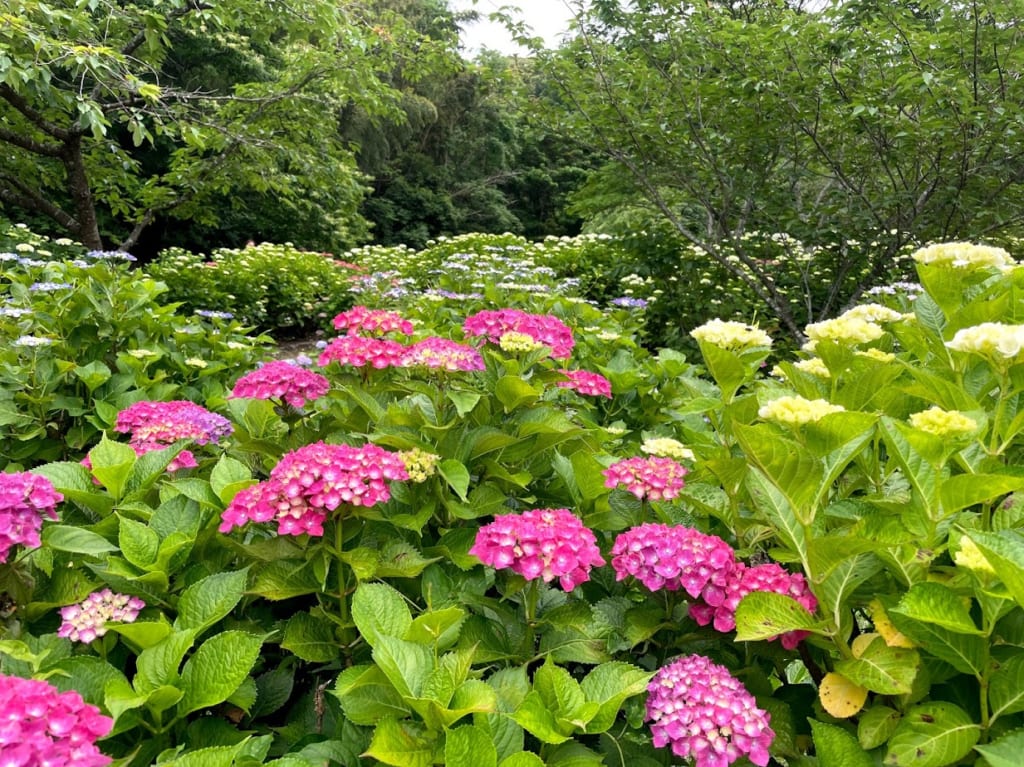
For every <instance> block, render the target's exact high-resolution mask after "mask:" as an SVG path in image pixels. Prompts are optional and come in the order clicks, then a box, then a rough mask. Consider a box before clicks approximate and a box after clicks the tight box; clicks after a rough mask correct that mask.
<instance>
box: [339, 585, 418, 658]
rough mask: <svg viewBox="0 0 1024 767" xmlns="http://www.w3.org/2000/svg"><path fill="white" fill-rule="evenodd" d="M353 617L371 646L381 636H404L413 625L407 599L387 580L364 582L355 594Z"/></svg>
mask: <svg viewBox="0 0 1024 767" xmlns="http://www.w3.org/2000/svg"><path fill="white" fill-rule="evenodd" d="M351 611H352V620H353V621H354V622H355V624H356V628H357V629H359V633H360V634H362V636H363V638H364V639H365V640H366V641H367V643H368V644H369V645H370V646H371V647H375V646H376V645H377V642H378V640H379V638H380V637H382V636H390V637H404V636H405V633H406V631H408V630H409V626H410V625H412V612H411V611H410V610H409V605H407V604H406V602H405V598H404V597H403V596H402V595H401V594H399V593H398V591H396V590H395V589H393V588H392V587H391V586H388V585H386V584H383V583H361V584H359V588H357V589H356V591H355V594H353V595H352V606H351Z"/></svg>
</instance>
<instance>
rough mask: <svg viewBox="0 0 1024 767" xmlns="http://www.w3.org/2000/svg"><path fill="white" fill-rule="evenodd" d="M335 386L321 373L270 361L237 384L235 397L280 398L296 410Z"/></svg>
mask: <svg viewBox="0 0 1024 767" xmlns="http://www.w3.org/2000/svg"><path fill="white" fill-rule="evenodd" d="M330 388H331V383H330V381H328V380H327V379H326V378H324V377H323V376H322V375H320V374H319V373H314V372H313V371H311V370H306V369H305V368H302V367H299V366H298V365H293V364H291V363H290V362H285V361H283V360H274V361H273V362H268V363H267V364H265V365H263V366H262V367H259V368H257V369H256V370H253V371H252V372H251V373H246V374H245V375H244V376H242V377H241V378H239V379H238V380H237V381H235V387H234V388H233V389H232V390H231V396H232V397H246V398H249V399H276V400H283V401H284V402H287V403H288V404H289V405H291V406H292V407H297V408H298V407H302V406H303V405H305V404H306V402H307V400H309V401H312V400H315V399H318V398H320V397H322V396H324V395H325V394H326V393H327V391H328V390H329V389H330Z"/></svg>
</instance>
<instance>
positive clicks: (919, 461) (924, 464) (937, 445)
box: [879, 417, 943, 519]
mask: <svg viewBox="0 0 1024 767" xmlns="http://www.w3.org/2000/svg"><path fill="white" fill-rule="evenodd" d="M879 429H880V430H881V433H882V437H883V439H884V440H885V443H886V446H887V447H888V448H889V453H890V455H891V456H892V457H893V459H894V460H895V461H896V463H897V464H898V465H899V467H900V468H901V469H902V470H903V474H904V476H905V477H906V478H907V480H909V482H910V484H911V485H912V486H913V488H914V490H916V491H917V493H918V495H919V496H920V498H921V501H922V502H923V504H924V509H925V512H926V513H927V514H928V516H929V517H930V518H932V519H936V518H937V517H938V514H939V504H940V500H939V483H940V478H941V477H940V472H939V469H938V468H936V464H937V463H939V462H940V461H941V459H942V452H943V443H942V440H940V439H939V438H938V437H935V436H933V435H931V434H926V433H924V432H919V431H917V430H916V429H912V428H911V427H910V426H908V425H906V424H903V423H900V422H899V421H894V420H893V419H891V418H888V417H883V418H882V419H881V421H880V422H879Z"/></svg>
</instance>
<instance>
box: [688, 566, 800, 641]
mask: <svg viewBox="0 0 1024 767" xmlns="http://www.w3.org/2000/svg"><path fill="white" fill-rule="evenodd" d="M753 591H770V592H774V593H776V594H785V595H786V596H790V597H793V599H795V600H796V601H797V602H799V603H800V604H801V605H803V607H804V608H805V609H806V610H807V612H809V613H813V612H814V611H815V610H817V609H818V600H817V599H816V598H815V596H814V594H812V593H811V590H810V587H809V586H808V585H807V580H806V579H805V578H804V576H803V575H802V574H800V573H791V572H789V571H788V570H786V569H785V568H783V567H782V566H781V565H777V564H775V563H774V562H769V563H768V564H764V565H757V566H756V567H748V566H747V565H744V564H743V563H742V562H740V563H738V564H737V565H736V567H735V568H733V570H732V572H731V573H730V574H729V578H728V581H727V582H726V584H725V588H724V590H723V591H722V592H721V593H718V592H715V593H713V594H711V598H710V599H708V597H707V596H706V595H704V594H702V595H701V596H702V600H701V601H698V602H696V603H694V604H692V605H690V617H691V618H693V619H694V620H695V621H697V623H699V624H700V625H701V626H707V625H708V624H709V623H710V624H712V625H713V626H714V627H715V630H716V631H723V632H725V631H732V630H733V629H734V628H736V608H737V607H738V606H739V604H740V602H741V601H742V600H743V597H745V596H746V595H747V594H749V593H751V592H753ZM806 637H807V632H806V631H789V632H786V633H785V634H783V635H782V636H781V643H782V646H783V647H785V648H786V649H787V650H793V649H795V648H796V646H797V645H798V644H800V642H801V641H802V640H803V639H804V638H806ZM768 639H769V640H772V639H779V637H768Z"/></svg>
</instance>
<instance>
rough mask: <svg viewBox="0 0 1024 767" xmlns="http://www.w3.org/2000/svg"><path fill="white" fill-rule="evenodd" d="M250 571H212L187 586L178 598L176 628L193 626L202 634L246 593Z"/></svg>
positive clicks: (229, 610) (190, 627)
mask: <svg viewBox="0 0 1024 767" xmlns="http://www.w3.org/2000/svg"><path fill="white" fill-rule="evenodd" d="M248 579H249V571H248V569H245V570H237V571H235V572H227V573H214V574H213V575H208V576H207V577H205V578H203V579H202V580H201V581H197V582H196V583H193V584H192V585H191V586H189V587H188V588H187V589H185V591H183V592H182V594H181V599H179V600H178V617H177V619H176V620H175V621H174V627H175V628H176V629H194V630H195V631H196V632H197V633H199V634H201V633H203V632H204V631H205V630H206V629H208V628H210V627H211V626H212V625H213V624H214V623H216V622H217V621H219V620H220V619H221V618H223V617H225V616H226V615H227V614H228V613H230V612H231V611H232V610H233V609H234V608H235V605H237V604H238V603H239V602H240V601H241V599H242V595H243V594H244V593H245V584H246V581H247V580H248Z"/></svg>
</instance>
